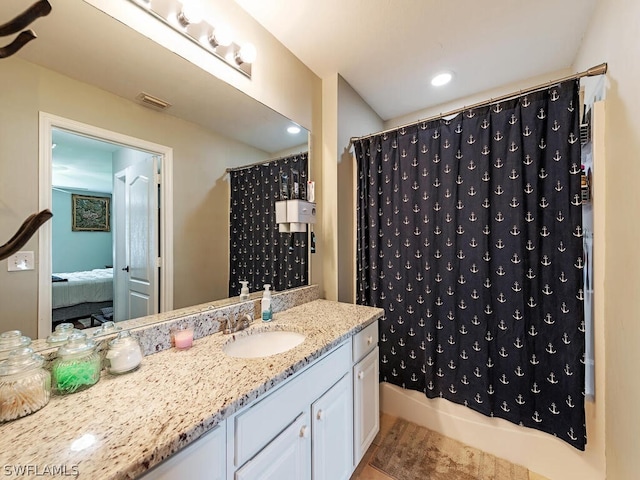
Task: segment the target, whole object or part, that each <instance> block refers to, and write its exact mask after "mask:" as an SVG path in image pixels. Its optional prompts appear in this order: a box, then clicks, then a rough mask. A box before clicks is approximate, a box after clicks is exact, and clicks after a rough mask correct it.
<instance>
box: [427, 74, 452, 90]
mask: <svg viewBox="0 0 640 480" xmlns="http://www.w3.org/2000/svg"><path fill="white" fill-rule="evenodd" d="M452 78H453V74H452V73H451V72H442V73H439V74H437V75H436V76H435V77H433V78H432V79H431V85H433V86H434V87H441V86H442V85H446V84H447V83H449V82H450V81H451V79H452Z"/></svg>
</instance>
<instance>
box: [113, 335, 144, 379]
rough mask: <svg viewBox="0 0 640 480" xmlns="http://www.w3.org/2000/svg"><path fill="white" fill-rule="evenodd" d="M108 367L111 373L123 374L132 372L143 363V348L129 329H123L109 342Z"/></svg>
mask: <svg viewBox="0 0 640 480" xmlns="http://www.w3.org/2000/svg"><path fill="white" fill-rule="evenodd" d="M105 358H106V360H107V364H106V368H107V371H108V372H109V373H113V374H116V375H118V374H121V373H127V372H132V371H134V370H135V369H137V368H138V367H139V366H140V363H142V348H141V347H140V344H139V343H138V341H137V340H136V339H135V338H134V337H132V336H131V333H130V332H129V330H123V331H122V332H120V333H119V334H118V336H117V337H116V338H114V339H113V340H111V341H110V342H109V350H108V351H107V355H106V357H105Z"/></svg>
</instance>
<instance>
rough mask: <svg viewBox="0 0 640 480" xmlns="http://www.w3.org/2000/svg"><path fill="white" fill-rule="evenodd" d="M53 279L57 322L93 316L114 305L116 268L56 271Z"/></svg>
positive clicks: (52, 301)
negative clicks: (114, 272)
mask: <svg viewBox="0 0 640 480" xmlns="http://www.w3.org/2000/svg"><path fill="white" fill-rule="evenodd" d="M51 280H52V283H51V286H52V295H51V307H52V320H53V325H56V324H58V323H62V322H73V321H75V320H79V319H82V318H89V317H91V315H92V314H101V313H102V309H105V308H109V307H112V306H113V268H96V269H93V270H88V271H83V272H67V273H54V274H53V276H52V279H51Z"/></svg>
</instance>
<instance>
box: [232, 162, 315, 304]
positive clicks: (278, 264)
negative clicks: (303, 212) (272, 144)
mask: <svg viewBox="0 0 640 480" xmlns="http://www.w3.org/2000/svg"><path fill="white" fill-rule="evenodd" d="M294 170H295V171H297V172H298V174H299V177H300V182H299V184H300V185H301V193H302V194H304V193H303V192H304V186H305V185H306V182H307V171H308V154H307V152H304V153H299V154H295V155H290V156H288V157H285V158H281V159H278V160H274V161H270V162H268V163H266V164H262V165H254V166H251V167H247V168H244V169H242V170H235V171H231V172H230V176H231V211H230V219H229V220H230V221H229V225H230V226H229V230H230V245H229V296H230V297H233V296H238V295H239V294H240V288H241V284H240V280H247V281H248V282H249V291H251V292H256V291H260V290H262V289H263V286H264V284H266V283H268V284H270V285H271V287H272V288H271V290H272V291H280V290H286V289H289V288H294V287H299V286H302V285H307V283H308V282H307V279H308V271H309V267H308V249H307V245H308V237H307V232H299V233H280V232H279V231H278V225H277V224H276V219H275V206H274V202H276V201H278V200H280V199H281V193H280V187H281V176H282V174H286V175H287V178H288V179H291V178H292V175H291V174H292V171H294Z"/></svg>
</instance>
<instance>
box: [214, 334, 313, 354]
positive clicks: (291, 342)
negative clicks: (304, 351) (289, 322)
mask: <svg viewBox="0 0 640 480" xmlns="http://www.w3.org/2000/svg"><path fill="white" fill-rule="evenodd" d="M304 339H305V336H304V335H303V334H301V333H298V332H291V331H286V330H268V331H266V332H255V333H248V335H244V336H238V337H236V338H235V339H233V340H229V341H228V342H227V343H225V344H224V345H223V346H222V351H223V352H224V353H226V354H227V355H228V356H230V357H237V358H258V357H269V356H271V355H276V354H277V353H282V352H286V351H287V350H291V349H292V348H293V347H295V346H297V345H300V344H301V343H302V342H303V341H304Z"/></svg>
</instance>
